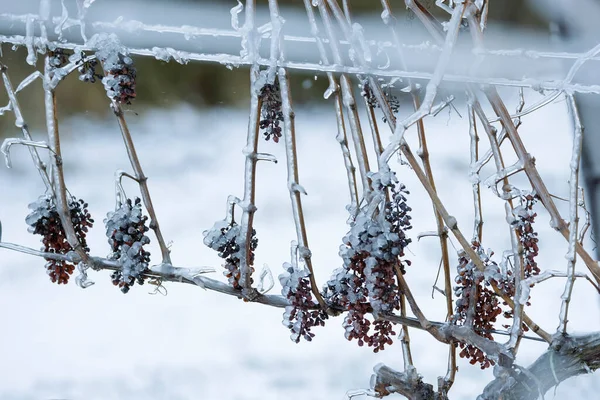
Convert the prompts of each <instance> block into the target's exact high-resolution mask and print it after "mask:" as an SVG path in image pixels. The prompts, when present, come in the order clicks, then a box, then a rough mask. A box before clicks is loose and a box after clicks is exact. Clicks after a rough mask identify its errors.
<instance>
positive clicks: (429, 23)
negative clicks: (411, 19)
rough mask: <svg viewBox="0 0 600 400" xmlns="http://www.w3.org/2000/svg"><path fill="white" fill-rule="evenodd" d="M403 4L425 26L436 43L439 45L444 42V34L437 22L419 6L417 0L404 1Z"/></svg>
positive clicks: (427, 11)
mask: <svg viewBox="0 0 600 400" xmlns="http://www.w3.org/2000/svg"><path fill="white" fill-rule="evenodd" d="M404 3H405V4H406V8H408V9H409V10H410V11H412V12H413V13H414V14H415V15H416V16H417V18H419V20H420V21H421V23H422V24H423V26H425V28H426V29H427V31H429V33H430V34H431V36H433V37H434V39H435V41H436V42H438V43H439V42H443V41H444V34H443V31H442V29H441V27H440V24H439V22H438V21H437V20H436V19H435V17H434V16H433V15H431V13H430V12H429V10H427V8H425V7H423V6H422V5H421V3H420V2H419V0H404Z"/></svg>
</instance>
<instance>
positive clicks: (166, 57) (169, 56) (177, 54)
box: [152, 47, 190, 65]
mask: <svg viewBox="0 0 600 400" xmlns="http://www.w3.org/2000/svg"><path fill="white" fill-rule="evenodd" d="M152 54H154V57H155V58H156V59H157V60H161V61H166V62H169V61H171V60H175V61H177V62H178V63H179V64H183V65H185V64H187V63H188V62H189V61H190V59H189V58H188V57H187V54H186V52H184V51H178V50H175V49H174V48H172V47H165V48H162V47H153V48H152Z"/></svg>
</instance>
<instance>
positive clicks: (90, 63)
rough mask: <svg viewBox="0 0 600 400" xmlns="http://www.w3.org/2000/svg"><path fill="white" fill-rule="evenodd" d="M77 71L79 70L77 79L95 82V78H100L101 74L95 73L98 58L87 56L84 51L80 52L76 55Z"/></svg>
mask: <svg viewBox="0 0 600 400" xmlns="http://www.w3.org/2000/svg"><path fill="white" fill-rule="evenodd" d="M78 64H79V66H78V67H77V71H79V80H80V81H82V82H89V83H96V80H100V81H101V80H102V78H103V77H102V75H100V74H98V73H96V68H97V67H98V60H97V59H96V58H88V57H86V55H85V53H83V52H81V53H79V55H78Z"/></svg>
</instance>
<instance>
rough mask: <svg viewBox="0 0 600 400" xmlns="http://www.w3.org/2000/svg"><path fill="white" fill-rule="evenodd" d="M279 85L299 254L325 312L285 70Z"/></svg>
mask: <svg viewBox="0 0 600 400" xmlns="http://www.w3.org/2000/svg"><path fill="white" fill-rule="evenodd" d="M278 75H279V84H280V85H281V103H282V109H283V136H284V139H285V151H286V159H287V168H288V179H287V184H288V190H289V192H290V198H291V200H292V212H293V215H294V223H295V225H296V235H297V237H298V254H299V255H300V257H302V259H303V260H304V263H305V264H306V267H307V268H308V270H309V271H310V276H309V279H310V286H311V290H312V292H313V294H314V296H315V298H316V299H317V301H318V302H319V304H320V305H321V307H323V310H327V308H328V307H327V304H325V301H324V300H323V296H321V293H320V292H319V288H318V286H317V282H316V280H315V274H314V269H313V266H312V261H311V252H310V249H309V247H308V235H307V234H306V225H305V222H304V212H303V210H302V200H301V198H300V196H301V194H302V193H304V194H306V192H305V191H304V188H303V187H302V186H300V183H299V178H298V156H297V152H296V132H295V125H294V118H295V115H294V111H293V110H292V95H291V93H290V88H289V83H288V76H287V72H286V71H285V69H284V68H280V69H279V71H278Z"/></svg>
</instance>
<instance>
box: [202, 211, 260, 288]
mask: <svg viewBox="0 0 600 400" xmlns="http://www.w3.org/2000/svg"><path fill="white" fill-rule="evenodd" d="M240 230H241V229H240V226H239V225H238V224H237V223H236V222H234V221H232V222H228V221H227V220H222V221H217V222H215V224H214V225H213V227H212V228H211V229H209V230H207V231H204V233H203V234H204V244H205V245H206V246H208V247H210V248H211V249H213V250H215V251H217V252H218V253H219V257H221V258H223V259H225V264H224V265H223V268H225V271H223V275H225V276H226V277H227V279H228V281H229V284H230V285H231V286H232V287H233V288H235V289H240V290H241V289H242V285H241V284H240V259H241V258H242V257H245V252H244V249H242V248H241V246H240V245H239V242H240V239H241V238H240ZM249 246H250V260H249V263H248V267H249V269H250V274H252V273H253V272H254V267H253V265H254V250H256V247H257V246H258V238H256V230H254V229H252V239H251V240H250V242H249ZM252 282H253V280H252V278H250V284H252Z"/></svg>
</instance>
